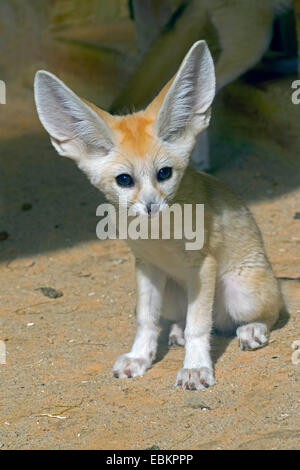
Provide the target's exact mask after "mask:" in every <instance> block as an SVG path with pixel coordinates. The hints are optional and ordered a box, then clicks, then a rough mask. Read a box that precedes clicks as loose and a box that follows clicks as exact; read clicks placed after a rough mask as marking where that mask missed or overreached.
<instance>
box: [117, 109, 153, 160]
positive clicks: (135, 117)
mask: <svg viewBox="0 0 300 470" xmlns="http://www.w3.org/2000/svg"><path fill="white" fill-rule="evenodd" d="M152 124H153V119H151V118H150V117H148V116H147V115H146V114H145V113H143V112H141V113H135V114H129V115H127V116H122V117H119V118H116V119H115V122H113V123H111V125H110V127H111V128H112V129H113V130H114V131H115V132H116V134H117V136H118V139H119V143H120V146H121V147H122V151H123V152H126V153H127V152H129V153H130V155H132V156H139V157H144V156H146V155H147V154H148V153H149V152H150V151H151V148H153V145H154V144H155V137H154V134H153V130H152Z"/></svg>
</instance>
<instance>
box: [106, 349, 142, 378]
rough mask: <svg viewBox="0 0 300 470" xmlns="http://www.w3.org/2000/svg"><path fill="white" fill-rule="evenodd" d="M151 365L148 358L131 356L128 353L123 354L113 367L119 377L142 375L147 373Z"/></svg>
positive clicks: (114, 372) (115, 374) (115, 375)
mask: <svg viewBox="0 0 300 470" xmlns="http://www.w3.org/2000/svg"><path fill="white" fill-rule="evenodd" d="M149 366H150V364H149V362H148V361H146V359H140V358H135V357H130V356H129V355H128V354H122V356H120V357H119V358H118V359H117V360H116V362H115V365H114V367H113V374H114V377H116V378H117V379H124V378H128V379H131V378H132V377H140V376H142V375H144V374H145V372H146V370H147V369H148V367H149Z"/></svg>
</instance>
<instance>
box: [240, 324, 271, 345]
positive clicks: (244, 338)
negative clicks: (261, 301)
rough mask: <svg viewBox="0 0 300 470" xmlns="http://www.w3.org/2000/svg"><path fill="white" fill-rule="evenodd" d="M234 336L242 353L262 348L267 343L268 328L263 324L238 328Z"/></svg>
mask: <svg viewBox="0 0 300 470" xmlns="http://www.w3.org/2000/svg"><path fill="white" fill-rule="evenodd" d="M236 334H237V337H238V341H239V347H240V348H241V349H242V351H249V350H251V349H258V348H262V347H263V346H266V344H267V343H268V328H267V326H266V325H264V324H263V323H249V324H248V325H243V326H239V327H238V329H237V330H236Z"/></svg>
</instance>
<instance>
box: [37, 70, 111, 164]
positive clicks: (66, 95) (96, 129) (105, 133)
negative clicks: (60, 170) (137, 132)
mask: <svg viewBox="0 0 300 470" xmlns="http://www.w3.org/2000/svg"><path fill="white" fill-rule="evenodd" d="M34 97H35V102H36V107H37V111H38V115H39V118H40V120H41V123H42V124H43V126H44V128H45V129H46V131H47V132H48V133H49V134H50V138H51V142H52V144H53V145H54V147H55V148H56V150H57V152H58V153H59V154H60V155H63V156H65V157H71V158H74V159H79V158H81V157H83V156H86V155H107V154H108V153H109V152H110V151H111V150H112V148H113V147H114V136H113V133H112V131H111V129H110V128H109V126H108V125H107V124H106V123H105V122H104V120H103V119H102V118H101V117H100V116H99V115H98V114H97V113H96V111H95V110H94V109H92V108H91V107H90V106H88V105H87V104H86V103H85V102H84V101H82V100H81V99H80V98H79V97H78V96H77V95H75V93H73V91H72V90H70V88H68V87H67V86H66V85H65V84H64V83H63V82H62V81H61V80H59V79H58V78H57V77H55V75H52V74H51V73H49V72H46V71H44V70H40V71H38V72H37V73H36V76H35V81H34Z"/></svg>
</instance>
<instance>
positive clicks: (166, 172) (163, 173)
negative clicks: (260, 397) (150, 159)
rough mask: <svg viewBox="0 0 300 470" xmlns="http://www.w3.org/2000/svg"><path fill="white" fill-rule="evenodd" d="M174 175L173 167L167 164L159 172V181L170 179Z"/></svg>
mask: <svg viewBox="0 0 300 470" xmlns="http://www.w3.org/2000/svg"><path fill="white" fill-rule="evenodd" d="M171 176H172V168H171V167H170V166H165V167H164V168H161V169H160V170H159V172H158V173H157V180H158V181H164V180H168V179H169V178H171Z"/></svg>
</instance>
